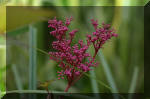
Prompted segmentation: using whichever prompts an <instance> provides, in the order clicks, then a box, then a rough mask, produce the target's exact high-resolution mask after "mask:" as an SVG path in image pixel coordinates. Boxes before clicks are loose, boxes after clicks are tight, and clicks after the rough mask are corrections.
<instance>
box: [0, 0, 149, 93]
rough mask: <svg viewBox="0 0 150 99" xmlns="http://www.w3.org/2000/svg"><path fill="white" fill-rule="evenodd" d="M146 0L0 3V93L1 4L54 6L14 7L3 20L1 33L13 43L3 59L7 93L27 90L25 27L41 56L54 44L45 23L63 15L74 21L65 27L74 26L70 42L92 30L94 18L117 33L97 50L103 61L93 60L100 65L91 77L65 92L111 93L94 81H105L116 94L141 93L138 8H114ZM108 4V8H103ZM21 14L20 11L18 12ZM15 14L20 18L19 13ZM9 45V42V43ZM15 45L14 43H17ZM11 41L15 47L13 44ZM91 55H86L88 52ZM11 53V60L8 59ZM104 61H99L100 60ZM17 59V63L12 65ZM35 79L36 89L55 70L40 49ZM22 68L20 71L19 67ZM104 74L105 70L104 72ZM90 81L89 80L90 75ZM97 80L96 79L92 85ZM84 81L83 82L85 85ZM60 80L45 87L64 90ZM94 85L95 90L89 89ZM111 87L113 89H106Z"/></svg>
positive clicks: (2, 51) (0, 52)
mask: <svg viewBox="0 0 150 99" xmlns="http://www.w3.org/2000/svg"><path fill="white" fill-rule="evenodd" d="M146 2H147V0H143V1H138V0H133V1H129V0H128V1H127V0H112V1H111V2H110V1H108V0H101V1H99V0H93V1H91V0H59V1H58V0H55V1H54V0H51V1H48V0H44V1H40V0H38V1H35V0H27V1H23V0H20V1H18V0H13V1H9V2H8V3H4V4H2V6H1V7H2V8H3V9H0V13H1V14H2V16H0V19H1V20H2V21H1V23H0V90H1V92H2V94H3V93H5V83H6V81H5V78H6V75H5V73H6V64H5V62H6V60H5V58H6V42H5V41H6V37H5V31H6V30H5V29H6V27H5V24H6V22H5V21H4V20H6V15H5V13H6V10H5V9H6V6H5V5H13V6H18V5H21V6H27V5H31V6H35V5H36V6H60V7H54V8H53V9H49V8H48V7H47V8H43V9H32V8H31V10H29V9H27V8H22V9H17V7H16V9H15V10H16V12H14V13H13V12H12V13H11V14H10V15H11V18H10V17H9V20H10V21H9V22H10V23H9V24H11V25H9V26H10V27H7V30H8V31H7V33H8V34H9V35H11V36H10V37H12V38H13V40H12V41H13V42H14V43H13V44H11V46H8V48H9V50H8V51H7V52H8V53H7V54H9V55H10V56H12V57H10V58H9V59H8V61H7V63H8V64H7V66H8V68H7V73H8V74H11V75H9V76H8V75H7V79H9V80H13V79H15V80H13V82H11V83H9V82H8V83H7V85H8V86H7V87H8V88H9V89H11V90H16V89H17V90H27V89H28V86H29V83H28V82H29V81H28V77H29V68H30V66H29V64H28V61H29V59H30V54H28V51H29V50H28V45H29V42H28V40H27V39H26V38H29V37H28V31H29V26H30V25H32V26H33V27H35V28H36V29H37V48H38V49H41V50H44V51H46V52H48V51H50V50H52V49H51V47H50V46H49V45H50V44H51V42H52V41H53V40H54V38H52V37H51V36H50V35H49V33H48V30H47V20H48V19H50V18H53V17H54V16H55V15H56V16H58V17H59V18H61V19H63V20H64V17H65V16H70V15H72V12H73V16H74V21H73V23H72V25H71V27H70V28H71V29H73V28H78V29H79V30H80V32H79V33H78V34H77V36H76V39H75V41H77V40H78V39H85V38H84V35H85V34H86V33H91V32H92V30H93V29H92V28H91V27H92V26H91V25H90V18H91V17H93V16H94V18H96V19H98V20H99V23H101V22H103V21H104V22H106V23H111V24H112V27H114V28H115V29H116V32H117V33H118V34H119V37H118V38H117V39H112V40H110V41H109V42H108V43H107V44H106V45H105V46H104V49H102V51H103V55H104V57H100V56H97V61H100V63H101V64H100V65H99V66H98V67H97V68H96V70H95V73H94V75H92V73H89V74H90V75H92V77H87V76H85V77H84V78H83V79H81V80H80V81H79V82H78V83H77V84H76V85H75V86H73V87H72V88H71V90H70V91H71V92H102V93H103V92H104V93H105V92H112V91H111V90H109V89H108V88H106V87H105V86H103V85H102V84H99V83H98V81H102V82H103V83H104V84H106V85H108V86H111V82H112V81H111V79H109V78H111V77H112V78H113V81H114V83H115V86H116V87H117V91H118V92H121V93H128V92H140V93H141V92H144V30H143V13H144V12H143V9H142V7H141V8H140V7H120V6H143V5H145V3H146ZM63 6H105V7H101V8H99V9H98V8H96V7H82V8H80V7H76V8H75V7H63ZM108 6H114V7H111V9H110V7H108ZM22 11H23V13H21V12H22ZM20 13H21V14H20ZM24 13H28V15H30V16H26V15H27V14H25V15H24V18H23V17H22V18H20V19H18V20H21V19H24V20H22V21H13V20H17V19H15V18H19V16H20V15H22V14H24ZM8 40H9V39H8ZM10 41H11V40H10ZM18 41H19V43H18ZM16 42H17V43H16ZM91 53H92V52H91ZM14 55H15V57H16V58H13V56H14ZM103 58H104V60H103ZM18 61H19V62H18ZM103 61H106V62H107V64H108V68H109V70H110V72H111V74H110V75H109V73H108V72H107V70H108V69H104V66H105V65H106V64H105V62H103ZM36 63H37V66H36V67H37V75H36V83H37V88H36V89H37V90H39V88H38V82H45V81H46V80H51V79H53V78H57V75H56V69H57V68H56V67H57V64H56V63H55V62H53V61H51V60H49V58H48V56H47V55H46V54H44V53H42V52H41V51H39V50H38V51H37V60H36ZM25 68H26V69H25ZM109 70H108V71H109ZM93 76H94V77H96V80H93V78H94V77H93ZM97 80H98V81H97ZM87 82H88V83H87ZM85 83H86V84H85ZM66 84H67V83H66V82H65V81H63V80H61V81H58V80H56V81H55V82H53V83H52V84H51V85H50V86H49V89H50V90H58V91H63V90H64V88H65V87H66ZM97 86H98V89H96V88H95V87H97ZM111 87H113V85H112V86H111ZM0 94H1V93H0Z"/></svg>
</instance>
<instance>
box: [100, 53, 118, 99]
mask: <svg viewBox="0 0 150 99" xmlns="http://www.w3.org/2000/svg"><path fill="white" fill-rule="evenodd" d="M98 56H99V59H100V61H101V63H102V67H103V68H104V72H105V74H106V77H107V80H108V83H109V84H110V86H111V91H112V93H118V89H117V87H116V84H115V81H114V79H113V76H112V73H111V71H110V68H109V66H108V64H107V62H106V60H105V58H104V55H103V53H102V51H101V50H100V51H99V53H98ZM114 98H115V99H119V97H118V95H115V94H114Z"/></svg>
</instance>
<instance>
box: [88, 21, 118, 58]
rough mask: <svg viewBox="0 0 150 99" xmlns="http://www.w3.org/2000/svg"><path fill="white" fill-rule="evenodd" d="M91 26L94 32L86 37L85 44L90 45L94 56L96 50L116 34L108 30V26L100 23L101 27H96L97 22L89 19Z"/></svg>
mask: <svg viewBox="0 0 150 99" xmlns="http://www.w3.org/2000/svg"><path fill="white" fill-rule="evenodd" d="M91 22H92V25H93V27H94V29H95V31H94V32H93V33H92V35H87V44H88V45H90V44H91V43H92V44H93V46H94V49H95V55H96V54H97V52H98V50H99V49H100V48H101V47H102V46H103V45H104V44H105V43H106V41H107V40H109V39H111V37H117V36H118V34H116V33H114V30H113V29H110V24H105V23H102V27H98V21H97V20H96V21H95V20H94V19H91Z"/></svg>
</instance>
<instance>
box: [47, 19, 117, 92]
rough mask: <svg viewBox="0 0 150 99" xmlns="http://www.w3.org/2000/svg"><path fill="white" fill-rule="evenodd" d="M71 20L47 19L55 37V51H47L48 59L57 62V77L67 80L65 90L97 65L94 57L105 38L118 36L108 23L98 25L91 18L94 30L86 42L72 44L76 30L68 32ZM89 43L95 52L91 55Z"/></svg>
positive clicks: (53, 44) (53, 45)
mask: <svg viewBox="0 0 150 99" xmlns="http://www.w3.org/2000/svg"><path fill="white" fill-rule="evenodd" d="M72 20H73V18H72V17H71V18H66V22H65V23H63V22H62V21H61V20H57V19H56V17H55V18H54V19H52V20H49V21H48V23H49V25H48V27H49V28H50V29H51V32H50V34H51V35H53V36H54V37H55V38H56V39H57V40H56V41H53V43H52V47H53V48H54V49H55V50H56V51H55V52H49V55H50V59H52V60H54V61H56V62H58V63H59V65H58V66H59V67H60V69H61V70H60V71H57V73H58V79H66V80H67V81H68V85H67V87H66V89H65V90H64V91H65V92H68V90H69V88H70V87H71V86H73V85H74V84H75V83H76V82H77V81H78V80H79V79H80V78H81V77H82V76H83V73H84V72H88V71H90V70H92V69H91V67H96V66H97V64H98V63H97V62H95V57H96V55H97V53H98V51H99V49H100V48H102V46H103V45H104V44H105V43H106V41H107V40H109V39H111V38H112V37H117V36H118V35H117V34H116V33H114V30H113V29H110V25H109V24H104V23H102V27H98V21H97V20H94V19H92V20H91V22H92V25H93V27H94V29H95V32H93V33H92V34H88V35H87V36H86V38H87V39H86V42H87V43H86V44H84V43H83V40H79V41H78V43H76V44H74V45H73V44H72V42H73V39H74V37H75V34H76V33H77V32H78V30H77V29H74V30H72V31H71V32H69V33H68V31H69V25H70V23H71V21H72ZM90 45H93V46H94V50H95V53H94V55H93V57H92V55H91V54H90V53H88V52H87V50H88V49H89V47H90Z"/></svg>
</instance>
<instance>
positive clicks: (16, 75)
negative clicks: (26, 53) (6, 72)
mask: <svg viewBox="0 0 150 99" xmlns="http://www.w3.org/2000/svg"><path fill="white" fill-rule="evenodd" d="M11 68H12V71H13V74H14V77H15V82H16V86H17V89H18V90H22V89H23V88H22V82H21V79H20V76H19V73H18V70H17V68H16V65H15V64H13V65H12V66H11Z"/></svg>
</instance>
